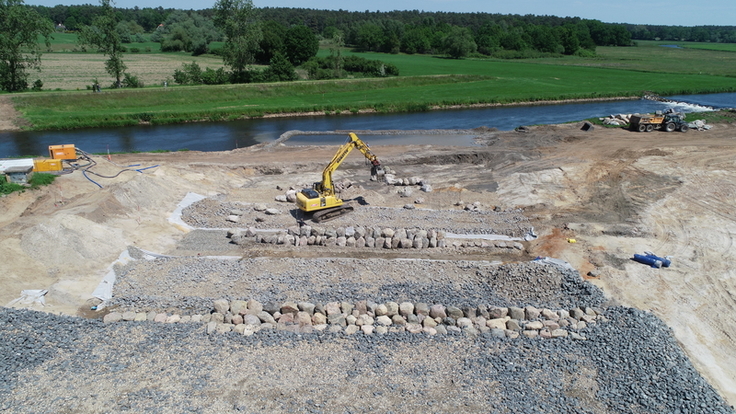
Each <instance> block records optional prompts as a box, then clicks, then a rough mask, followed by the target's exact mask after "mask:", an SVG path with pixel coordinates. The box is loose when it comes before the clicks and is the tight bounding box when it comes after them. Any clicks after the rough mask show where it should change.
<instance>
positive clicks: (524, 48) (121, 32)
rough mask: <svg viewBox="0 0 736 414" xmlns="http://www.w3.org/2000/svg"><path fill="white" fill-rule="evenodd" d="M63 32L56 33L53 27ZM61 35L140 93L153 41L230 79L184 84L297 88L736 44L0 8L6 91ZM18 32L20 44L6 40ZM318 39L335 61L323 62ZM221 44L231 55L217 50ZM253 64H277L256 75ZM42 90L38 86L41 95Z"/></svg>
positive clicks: (310, 18)
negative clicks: (407, 63)
mask: <svg viewBox="0 0 736 414" xmlns="http://www.w3.org/2000/svg"><path fill="white" fill-rule="evenodd" d="M55 25H56V28H54V27H55ZM54 30H57V31H59V30H65V31H73V32H76V33H78V34H79V36H78V38H79V46H80V48H82V49H83V50H87V48H93V50H96V51H98V52H102V53H104V54H105V55H106V56H107V57H108V60H107V61H106V70H107V71H108V73H109V74H110V75H112V76H113V77H114V78H115V82H114V85H115V86H117V87H120V86H141V85H142V84H141V83H140V82H138V81H137V79H136V78H135V77H134V76H132V75H130V74H128V73H126V72H125V71H126V69H127V68H126V66H125V63H124V61H123V58H122V56H123V53H125V52H126V50H127V49H126V47H125V46H123V44H125V43H142V42H145V41H146V40H150V41H153V42H158V43H160V44H161V50H162V51H163V52H177V51H185V52H189V53H191V54H192V55H195V56H196V55H199V54H203V53H215V54H218V55H220V56H221V57H222V59H223V62H224V63H225V65H226V66H227V67H229V68H230V71H229V72H227V73H225V72H224V70H220V71H211V70H205V71H202V70H201V68H199V67H198V66H197V65H196V64H194V63H193V64H191V65H184V66H183V67H182V69H181V70H178V71H177V72H176V73H175V76H174V79H175V81H176V82H177V83H183V84H187V83H223V82H235V83H237V82H265V81H283V80H293V79H296V74H295V71H294V68H295V67H299V66H301V67H302V68H303V69H304V71H305V72H306V73H308V76H309V77H310V78H311V79H326V78H340V77H345V76H347V75H348V74H352V75H353V76H395V75H397V74H398V69H397V68H396V67H394V66H392V65H386V64H384V63H383V62H380V61H370V60H366V59H362V60H361V59H360V58H353V57H350V58H346V57H344V56H342V52H341V50H342V48H343V47H345V46H349V47H352V48H354V50H356V51H373V52H383V53H407V54H415V53H417V54H443V55H446V56H450V57H453V58H463V57H468V56H478V57H484V56H492V57H497V58H529V57H540V56H562V55H579V56H593V55H595V48H596V46H631V45H633V42H632V40H636V39H650V38H655V39H663V40H695V41H729V40H730V41H736V38H735V37H736V28H735V27H730V26H728V27H724V26H719V27H687V28H683V27H680V26H646V25H644V26H642V25H639V26H634V25H624V24H609V23H602V22H600V21H598V20H589V19H581V18H576V17H564V18H563V17H555V16H534V15H524V16H521V15H502V14H490V13H445V12H420V11H417V10H412V11H392V12H370V11H365V12H350V11H345V10H337V11H335V10H314V9H301V8H269V7H266V8H261V9H258V8H255V6H254V5H253V3H252V0H216V1H215V4H214V5H213V7H212V8H210V9H205V10H178V9H164V8H161V7H158V8H138V7H135V8H132V9H123V8H115V7H113V5H112V4H111V2H110V0H100V5H99V6H93V5H89V4H86V5H79V6H63V5H57V6H54V7H46V6H27V5H25V4H23V0H0V87H1V88H2V89H3V90H6V91H22V90H26V89H28V86H29V84H28V73H27V70H29V69H38V68H39V67H40V56H41V47H40V44H39V42H38V40H37V39H39V38H41V39H44V42H45V43H46V46H47V47H48V40H49V38H50V36H51V34H52V33H53V31H54ZM10 33H13V34H15V35H14V36H10V35H8V34H10ZM320 40H322V41H324V42H325V44H326V45H328V46H329V47H330V56H329V57H323V58H321V59H318V58H316V57H315V56H316V54H317V51H318V50H319V42H320ZM213 42H224V47H222V48H216V49H212V48H211V45H212V43H213ZM253 63H261V64H265V65H269V67H268V69H266V70H263V71H256V70H253V68H252V67H251V65H252V64H253ZM39 82H40V81H36V82H35V83H34V85H33V86H34V88H35V89H40V88H41V86H42V84H40V83H39Z"/></svg>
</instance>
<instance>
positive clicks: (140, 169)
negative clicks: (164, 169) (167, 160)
mask: <svg viewBox="0 0 736 414" xmlns="http://www.w3.org/2000/svg"><path fill="white" fill-rule="evenodd" d="M156 167H158V164H156V165H152V166H150V167H146V168H139V169H137V170H136V171H138V172H143V170H147V169H149V168H156Z"/></svg>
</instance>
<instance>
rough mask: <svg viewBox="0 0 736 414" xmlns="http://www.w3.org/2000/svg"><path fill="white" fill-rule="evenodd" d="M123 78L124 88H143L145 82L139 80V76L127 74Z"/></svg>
mask: <svg viewBox="0 0 736 414" xmlns="http://www.w3.org/2000/svg"><path fill="white" fill-rule="evenodd" d="M124 76H125V77H124V78H123V87H126V88H142V87H143V81H142V80H140V79H138V77H137V76H133V75H131V74H130V73H125V74H124Z"/></svg>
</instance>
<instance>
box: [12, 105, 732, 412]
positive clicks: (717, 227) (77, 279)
mask: <svg viewBox="0 0 736 414" xmlns="http://www.w3.org/2000/svg"><path fill="white" fill-rule="evenodd" d="M2 104H3V102H2V101H0V105H2ZM579 128H580V125H579V124H569V125H561V126H542V127H532V128H531V129H530V132H528V133H516V132H488V133H487V134H486V135H485V137H484V139H485V142H486V143H487V144H488V145H487V146H479V147H475V148H467V147H463V148H452V147H439V146H374V147H373V150H374V152H375V153H376V154H377V155H379V158H381V159H382V161H383V163H384V164H385V165H390V166H392V167H394V169H396V170H397V172H398V173H399V174H400V175H402V176H421V177H422V178H424V179H426V180H428V181H430V182H431V183H432V185H433V187H434V189H435V190H434V191H433V192H431V193H424V194H422V197H424V198H425V207H428V208H438V209H453V208H454V209H456V208H458V207H456V206H455V204H456V203H457V202H458V201H465V202H471V203H472V202H475V201H478V202H480V203H481V205H482V206H484V208H493V207H496V206H497V207H499V208H502V209H513V208H521V209H523V210H524V214H526V215H527V216H528V217H529V218H530V220H531V223H532V225H534V227H535V230H536V232H537V233H538V234H539V236H540V237H539V239H537V240H536V241H534V242H532V243H530V245H529V247H528V251H527V252H526V255H525V257H534V256H537V255H539V256H553V257H557V258H561V259H564V260H567V261H569V262H570V263H571V264H572V265H573V266H575V267H576V268H577V269H578V270H579V271H580V273H581V274H583V275H587V274H588V272H590V271H594V270H595V271H597V272H599V274H600V275H599V276H597V277H593V278H592V281H593V283H595V284H597V285H598V286H600V287H601V288H602V289H604V291H605V292H606V294H607V295H609V296H610V297H611V299H612V301H613V302H617V303H619V304H622V305H626V306H633V307H637V308H640V309H645V310H651V311H652V312H654V313H655V314H656V315H657V316H659V317H660V318H662V319H663V320H664V321H665V322H666V323H667V324H668V325H669V326H670V327H671V328H672V329H673V332H674V334H675V336H676V338H677V339H678V340H679V341H680V343H681V344H682V346H683V348H684V349H685V351H686V352H687V354H688V355H689V356H690V358H691V359H692V361H693V363H694V365H695V366H696V367H697V368H698V369H699V371H700V372H701V373H702V374H703V376H704V377H705V378H706V379H708V381H709V382H711V384H713V386H714V387H715V388H716V389H718V390H719V392H720V393H721V394H722V395H723V396H724V398H725V399H726V400H727V401H728V402H729V403H730V404H732V405H734V404H736V391H735V390H736V357H735V356H734V355H736V342H734V334H733V332H734V331H736V312H734V310H735V308H736V296H734V294H736V278H735V277H734V276H736V270H734V266H733V265H734V259H736V257H735V255H736V253H734V238H735V237H736V213H734V212H733V208H732V205H733V200H734V199H736V126H735V125H733V124H719V125H716V126H715V127H714V128H713V129H712V130H710V131H706V132H697V131H690V132H688V133H686V134H682V133H664V132H656V131H655V132H652V133H637V132H629V131H625V130H621V129H604V128H596V129H595V130H593V131H589V132H583V131H581V130H580V129H579ZM334 152H335V147H285V146H277V147H251V148H246V149H240V150H235V151H230V152H220V153H200V152H185V153H166V154H129V155H115V156H113V159H112V161H113V162H115V163H117V164H118V165H128V164H138V163H140V164H142V166H151V165H158V167H157V168H153V169H150V170H146V173H145V174H142V173H138V172H124V173H122V174H121V175H120V176H118V177H117V178H114V179H104V178H95V180H96V181H98V182H100V184H102V185H103V187H104V188H102V189H99V188H98V187H97V186H95V185H94V184H92V183H91V182H90V181H88V180H87V179H86V178H85V177H83V176H82V174H81V173H80V172H74V173H72V174H68V175H64V176H61V177H59V178H58V179H57V181H56V182H55V183H54V184H53V185H51V186H49V187H47V188H44V189H40V190H35V191H26V192H24V193H16V194H11V195H10V196H7V197H3V198H0V210H1V211H3V214H2V215H1V216H0V248H2V250H3V252H4V259H3V261H2V264H0V283H2V286H3V287H4V289H3V290H2V291H1V292H0V303H1V304H8V303H9V302H11V301H12V300H13V299H15V298H17V297H18V296H19V295H20V291H21V290H23V289H48V290H49V293H48V295H47V296H46V306H45V307H43V308H41V307H40V306H39V305H20V306H31V307H35V308H40V309H43V310H45V311H48V312H53V313H65V314H79V313H80V312H83V311H84V310H85V309H88V304H89V302H88V301H89V300H90V299H91V293H92V291H93V290H94V288H95V286H96V285H97V284H98V283H99V281H100V279H101V278H102V276H103V275H104V274H105V272H106V271H107V269H108V267H109V266H110V264H111V263H112V262H113V261H114V260H115V259H116V258H117V257H118V255H119V254H120V253H121V252H122V251H123V250H125V249H126V247H127V246H129V245H134V246H136V247H139V248H142V249H146V250H150V251H154V252H160V253H168V252H175V251H176V248H177V247H176V246H177V243H178V242H179V241H181V240H182V239H183V237H184V235H185V231H184V230H183V229H181V228H179V227H177V226H175V225H172V224H171V223H170V222H169V221H168V218H169V217H170V215H171V213H172V212H173V210H174V209H175V207H176V204H177V203H178V202H179V201H180V200H181V199H182V198H183V197H184V196H185V195H186V194H187V192H196V193H199V194H202V195H205V196H210V197H218V199H222V200H233V201H241V202H253V203H257V202H272V201H273V200H274V197H275V196H277V195H279V194H283V191H282V190H279V189H277V187H280V188H282V189H286V188H289V187H290V186H295V187H299V186H301V185H305V184H309V183H311V182H312V181H316V180H318V178H319V175H320V171H321V169H322V168H323V167H324V165H325V164H326V162H327V161H328V160H329V159H330V158H331V157H332V155H333V154H334ZM98 162H99V163H100V164H99V166H98V167H96V169H95V171H97V172H99V173H101V174H107V175H113V174H115V173H116V172H118V171H119V170H120V168H119V167H118V166H116V165H114V164H112V163H108V162H106V161H105V160H104V159H99V160H98ZM367 174H368V167H366V166H365V163H364V160H363V159H362V157H360V155H359V154H352V155H351V156H350V157H349V158H348V159H347V160H346V162H345V163H344V165H343V167H342V168H341V169H340V170H338V172H337V173H336V178H337V179H357V177H361V179H364V178H365V176H366V175H367ZM380 203H381V205H384V206H390V207H400V206H402V205H404V204H406V203H407V200H406V199H405V198H401V197H399V196H398V195H396V196H395V197H394V196H384V197H381V198H380ZM568 239H575V240H576V243H569V242H568ZM238 249H239V248H238V247H237V246H234V245H233V251H232V252H224V253H223V254H234V255H238V254H242V251H239V250H238ZM647 250H648V251H653V252H655V253H658V254H660V255H672V256H673V265H672V267H670V268H668V269H665V268H663V269H652V268H649V267H647V266H644V265H641V264H638V263H636V262H633V261H631V260H630V258H631V257H632V255H633V254H634V253H641V252H643V251H647ZM438 254H442V255H445V254H447V252H442V253H439V252H438ZM488 259H490V260H493V259H494V258H493V257H489V258H488ZM501 259H503V258H501Z"/></svg>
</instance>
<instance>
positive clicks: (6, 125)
mask: <svg viewBox="0 0 736 414" xmlns="http://www.w3.org/2000/svg"><path fill="white" fill-rule="evenodd" d="M638 98H641V96H636V95H630V96H617V97H605V98H580V99H559V100H539V101H521V102H507V103H498V102H488V103H475V104H467V105H432V106H430V107H427V108H420V109H421V110H422V111H437V110H446V109H470V108H500V107H515V106H535V105H557V104H566V103H585V102H614V101H625V100H632V99H638ZM379 112H385V111H378V110H376V109H374V108H363V109H358V110H346V111H339V110H335V111H327V110H323V111H299V112H280V113H267V114H263V115H262V116H243V117H239V118H235V119H230V120H231V121H232V120H243V119H256V118H264V119H269V118H295V117H313V116H328V115H355V114H372V113H379ZM397 112H403V111H397ZM213 121H221V120H216V119H212V118H199V119H189V120H182V121H181V123H199V122H213ZM134 124H140V125H151V124H152V122H151V121H143V120H139V122H137V123H134ZM19 125H26V126H25V127H24V128H21V127H20V126H19ZM27 125H28V121H27V120H25V119H24V118H23V116H22V114H21V113H20V112H18V111H17V110H16V109H15V107H14V105H13V101H12V100H11V99H10V97H9V96H2V97H0V132H9V131H20V130H21V129H30V130H36V131H40V130H43V129H37V128H33V127H32V126H30V127H29V126H27ZM114 126H122V125H119V124H118V123H114V124H112V125H105V124H102V125H97V127H100V128H105V127H114ZM57 129H65V128H48V130H57Z"/></svg>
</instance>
